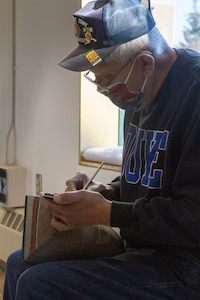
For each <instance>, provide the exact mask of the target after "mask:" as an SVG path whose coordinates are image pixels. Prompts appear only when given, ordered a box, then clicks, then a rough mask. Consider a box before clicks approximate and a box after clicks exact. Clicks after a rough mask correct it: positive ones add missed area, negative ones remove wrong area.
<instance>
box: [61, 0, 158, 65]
mask: <svg viewBox="0 0 200 300" xmlns="http://www.w3.org/2000/svg"><path fill="white" fill-rule="evenodd" d="M154 26H155V21H154V19H153V17H152V15H151V12H150V5H149V7H148V8H146V7H145V6H143V5H142V4H141V1H140V0H105V1H103V0H100V1H91V2H89V3H88V4H87V5H86V6H85V7H83V8H82V9H80V10H79V11H78V12H76V13H75V14H74V31H75V35H76V37H77V40H78V43H79V45H78V46H77V47H76V48H75V49H74V50H73V51H72V52H71V53H70V54H69V55H68V56H67V57H65V58H64V59H63V60H62V61H61V62H60V65H61V66H62V67H64V68H66V69H69V70H72V71H84V70H89V69H91V68H93V67H94V66H96V65H98V63H100V62H102V60H105V59H106V57H108V56H109V55H110V54H111V53H112V52H113V51H114V50H115V49H116V48H117V47H118V46H119V45H122V44H124V43H127V42H129V41H132V40H135V39H137V38H138V37H141V36H143V35H145V34H147V33H148V32H149V31H150V30H151V29H152V28H153V27H154Z"/></svg>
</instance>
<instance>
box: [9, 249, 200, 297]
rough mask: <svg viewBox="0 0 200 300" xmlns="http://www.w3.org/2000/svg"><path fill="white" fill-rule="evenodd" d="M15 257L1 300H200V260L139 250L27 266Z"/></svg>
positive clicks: (177, 254) (17, 256) (10, 266)
mask: <svg viewBox="0 0 200 300" xmlns="http://www.w3.org/2000/svg"><path fill="white" fill-rule="evenodd" d="M13 256H14V255H13ZM13 256H12V257H13ZM15 257H16V260H18V262H17V261H15V263H13V265H11V264H10V261H11V260H10V259H9V260H8V265H7V272H6V273H7V275H6V282H7V284H6V286H5V294H4V300H14V299H15V300H65V299H70V300H73V299H74V300H75V299H76V300H79V299H81V300H134V299H136V300H140V299H141V300H145V299H149V300H162V299H171V300H176V299H177V300H180V299H181V300H192V299H193V300H199V299H200V261H199V260H197V259H195V258H193V257H189V256H188V255H185V254H183V253H179V252H175V251H174V252H166V251H165V252H163V251H157V250H151V249H140V250H137V251H131V252H127V253H125V254H123V255H119V256H116V257H113V258H102V259H92V260H73V261H70V260H69V261H58V262H50V263H43V264H38V265H35V266H31V267H30V266H28V265H25V264H24V263H22V262H21V258H20V261H19V252H18V254H16V253H15ZM9 268H10V270H8V269H9ZM20 273H21V275H20V276H19V274H20ZM17 278H18V279H17ZM16 281H17V288H16V291H15V287H16ZM9 288H10V289H13V290H12V291H9V292H8V289H9ZM14 294H16V298H14Z"/></svg>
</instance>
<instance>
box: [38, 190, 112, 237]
mask: <svg viewBox="0 0 200 300" xmlns="http://www.w3.org/2000/svg"><path fill="white" fill-rule="evenodd" d="M41 197H42V195H41ZM43 199H44V200H45V203H46V207H47V209H48V211H49V212H50V214H51V216H52V221H51V224H52V226H53V227H54V228H55V229H57V230H59V231H64V230H67V229H74V228H78V227H82V226H87V225H96V224H103V225H110V215H111V205H112V202H111V201H109V200H107V199H105V198H104V197H103V196H102V195H101V194H100V193H97V192H92V191H88V190H79V191H72V192H66V193H63V194H55V195H54V198H53V201H52V200H47V199H45V198H44V197H43Z"/></svg>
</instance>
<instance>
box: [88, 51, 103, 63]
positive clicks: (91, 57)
mask: <svg viewBox="0 0 200 300" xmlns="http://www.w3.org/2000/svg"><path fill="white" fill-rule="evenodd" d="M85 57H86V58H87V60H88V61H89V62H90V63H91V65H92V66H93V67H94V66H96V65H97V64H98V63H99V62H100V61H102V59H101V57H100V56H99V55H98V54H97V53H96V51H94V49H91V50H90V51H88V52H87V53H86V54H85Z"/></svg>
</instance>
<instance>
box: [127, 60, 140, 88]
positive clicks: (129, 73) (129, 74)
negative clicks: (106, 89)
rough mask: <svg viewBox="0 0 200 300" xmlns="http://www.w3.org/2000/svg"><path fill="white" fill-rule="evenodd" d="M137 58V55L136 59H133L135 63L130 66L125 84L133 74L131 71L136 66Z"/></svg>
mask: <svg viewBox="0 0 200 300" xmlns="http://www.w3.org/2000/svg"><path fill="white" fill-rule="evenodd" d="M136 59H137V57H136V58H135V60H134V61H133V64H132V66H131V68H130V71H129V72H128V75H127V77H126V79H125V81H124V84H126V83H127V81H128V80H129V77H130V76H131V73H132V71H133V68H134V66H135V63H136Z"/></svg>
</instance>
